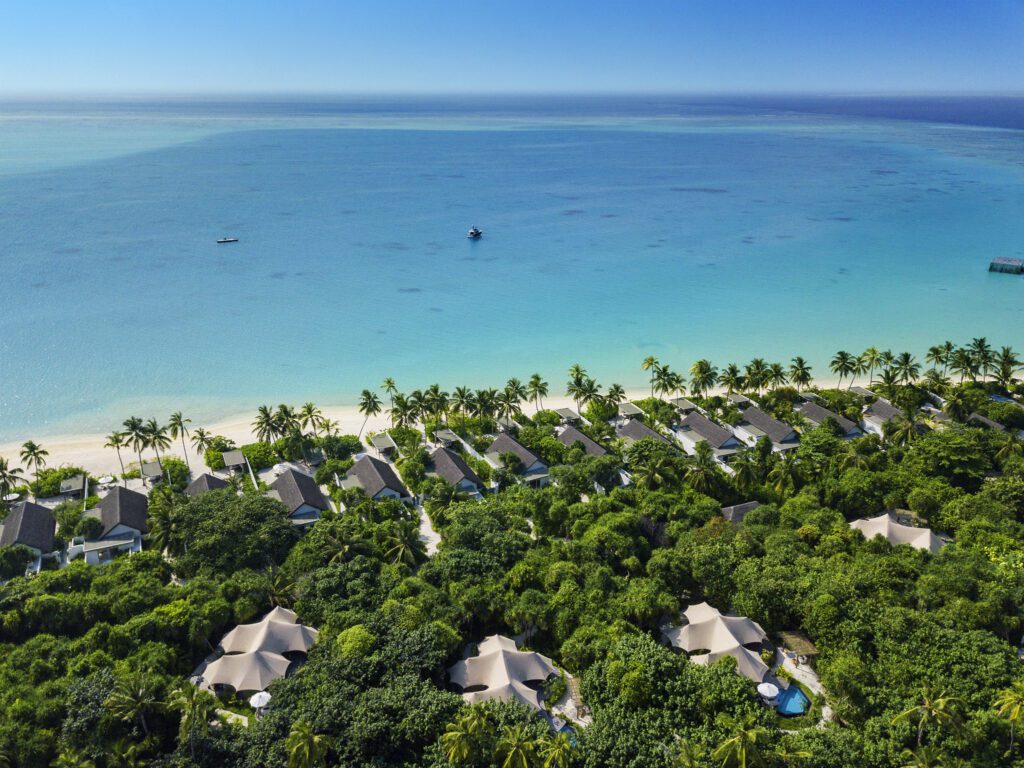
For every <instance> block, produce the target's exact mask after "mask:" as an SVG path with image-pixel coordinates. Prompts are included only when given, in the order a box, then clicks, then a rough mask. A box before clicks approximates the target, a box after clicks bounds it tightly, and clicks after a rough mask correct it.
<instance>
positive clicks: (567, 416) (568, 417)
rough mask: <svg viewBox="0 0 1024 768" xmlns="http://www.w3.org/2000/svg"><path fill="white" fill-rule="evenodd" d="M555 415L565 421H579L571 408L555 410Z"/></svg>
mask: <svg viewBox="0 0 1024 768" xmlns="http://www.w3.org/2000/svg"><path fill="white" fill-rule="evenodd" d="M555 413H557V414H558V416H559V417H560V418H562V419H564V420H565V421H569V422H573V421H579V420H580V415H579V414H578V413H576V411H574V410H573V409H572V408H556V409H555Z"/></svg>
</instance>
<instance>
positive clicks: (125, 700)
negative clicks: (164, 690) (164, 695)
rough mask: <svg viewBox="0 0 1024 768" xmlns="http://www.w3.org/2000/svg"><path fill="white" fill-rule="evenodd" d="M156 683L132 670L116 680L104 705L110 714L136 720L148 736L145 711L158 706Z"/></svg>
mask: <svg viewBox="0 0 1024 768" xmlns="http://www.w3.org/2000/svg"><path fill="white" fill-rule="evenodd" d="M156 692H157V689H156V683H155V682H154V681H153V680H152V679H151V678H149V677H147V676H146V675H144V674H142V673H141V672H133V673H131V674H129V675H128V676H127V677H123V678H121V679H120V680H118V681H117V684H116V685H115V686H114V690H113V691H112V692H111V694H110V696H108V697H107V701H106V706H107V709H108V710H109V711H110V714H111V715H113V716H114V717H116V718H117V719H118V720H123V721H124V722H126V723H130V722H133V721H137V722H138V723H139V725H140V726H141V727H142V732H143V733H144V734H145V735H146V738H149V723H148V722H147V721H146V713H147V712H153V711H155V710H156V709H158V708H159V706H160V701H159V699H157V695H156Z"/></svg>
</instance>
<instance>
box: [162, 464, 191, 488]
mask: <svg viewBox="0 0 1024 768" xmlns="http://www.w3.org/2000/svg"><path fill="white" fill-rule="evenodd" d="M160 464H161V466H163V468H164V479H165V480H166V479H168V478H169V479H170V486H171V489H172V490H175V491H178V492H179V493H180V492H181V491H184V490H185V487H186V486H187V485H188V476H189V471H188V465H187V464H186V463H185V462H184V461H182V460H181V459H176V458H174V457H173V456H170V457H168V458H165V459H161V460H160Z"/></svg>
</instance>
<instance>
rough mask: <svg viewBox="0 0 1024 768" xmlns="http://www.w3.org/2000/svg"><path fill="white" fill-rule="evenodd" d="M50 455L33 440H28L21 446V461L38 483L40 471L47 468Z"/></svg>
mask: <svg viewBox="0 0 1024 768" xmlns="http://www.w3.org/2000/svg"><path fill="white" fill-rule="evenodd" d="M49 455H50V454H49V452H48V451H47V450H46V449H45V448H43V446H41V445H39V444H38V443H35V442H33V441H31V440H26V441H25V442H24V443H22V445H21V453H20V456H21V461H22V463H23V464H24V465H25V468H26V469H28V470H30V471H32V472H33V474H34V475H35V479H36V480H37V481H38V480H39V470H40V469H42V468H43V467H45V466H46V457H47V456H49Z"/></svg>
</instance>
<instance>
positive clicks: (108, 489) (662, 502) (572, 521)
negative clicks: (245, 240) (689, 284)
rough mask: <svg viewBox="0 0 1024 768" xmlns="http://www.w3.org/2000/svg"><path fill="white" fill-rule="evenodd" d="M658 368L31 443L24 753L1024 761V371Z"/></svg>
mask: <svg viewBox="0 0 1024 768" xmlns="http://www.w3.org/2000/svg"><path fill="white" fill-rule="evenodd" d="M641 367H642V370H643V371H644V372H645V375H646V376H648V377H649V380H650V386H649V388H648V390H647V391H646V392H641V393H634V396H633V397H631V398H628V397H627V395H626V392H625V391H624V390H623V388H622V387H620V386H618V385H614V384H612V385H610V386H603V385H602V384H600V383H599V382H597V381H595V380H594V379H593V378H592V377H591V376H589V375H588V373H587V370H586V367H585V364H574V365H572V366H571V367H569V368H568V369H567V373H566V378H565V380H564V381H551V382H549V381H546V380H545V379H544V378H543V377H542V376H540V375H539V374H538V375H534V376H532V377H526V378H524V379H522V380H521V379H517V378H513V379H511V380H509V381H508V382H507V384H506V385H505V386H503V387H496V388H494V389H484V390H473V389H469V388H465V387H457V388H454V389H453V390H452V391H444V390H443V389H442V388H441V387H440V386H438V385H432V386H426V387H424V388H421V389H415V390H410V389H405V390H403V389H402V388H401V387H400V386H399V385H398V384H397V383H396V381H394V380H393V379H391V378H388V379H386V380H385V381H384V382H383V384H382V386H380V387H370V388H367V389H366V390H364V391H363V393H362V396H361V399H360V406H359V409H360V413H361V415H362V416H363V421H362V429H360V431H359V433H358V434H340V433H339V430H338V425H337V424H336V423H334V422H332V421H331V420H330V419H326V418H324V417H323V415H322V413H321V410H320V409H319V408H318V407H317V406H316V405H315V404H313V403H306V404H305V405H303V406H301V407H292V406H288V405H286V404H282V405H279V406H264V407H261V408H259V409H258V411H257V412H256V413H255V414H254V416H253V422H252V442H249V443H246V444H242V445H236V444H235V442H234V441H232V440H230V439H228V438H226V437H224V436H222V435H217V434H214V433H212V432H210V431H208V430H207V429H204V428H203V427H202V426H199V425H194V424H192V421H191V420H190V419H189V418H188V417H187V416H185V415H184V414H182V413H180V412H177V413H174V414H172V415H171V416H170V417H169V418H160V419H157V418H152V417H149V416H146V417H143V416H129V417H127V418H126V419H125V420H124V422H123V424H121V425H119V426H117V428H116V429H114V430H113V431H112V432H111V434H110V435H109V437H108V438H107V447H108V449H109V451H110V457H111V462H112V464H113V463H114V462H116V464H115V466H117V467H118V469H119V471H118V472H116V473H112V474H111V475H110V476H107V477H93V476H92V475H91V474H90V473H89V472H87V471H85V470H84V469H82V468H79V467H74V466H68V465H66V464H62V463H61V457H60V456H57V455H51V454H50V453H49V451H48V450H47V449H46V447H45V445H44V444H43V442H42V441H32V440H29V441H26V442H25V444H24V447H23V450H22V451H21V452H20V455H18V456H7V457H4V458H3V459H2V460H0V491H2V493H0V496H2V497H3V499H4V501H3V504H4V513H5V514H6V518H5V519H4V527H3V533H2V534H0V545H2V546H0V577H2V579H3V585H2V586H0V681H2V684H0V765H4V766H17V767H18V768H23V767H26V766H51V765H52V766H64V767H68V768H70V767H75V768H86V767H87V766H95V767H97V768H107V767H110V768H113V767H114V766H166V767H168V768H171V767H175V768H177V767H180V768H186V767H189V766H211V767H212V766H218V767H219V768H220V767H225V766H226V767H237V768H243V767H245V768H264V767H271V766H280V767H281V768H284V767H285V766H287V767H288V768H313V767H314V766H353V767H355V766H376V767H378V768H386V767H390V766H394V767H396V768H397V767H398V766H421V767H422V768H448V767H450V768H459V767H460V766H463V767H466V768H470V767H472V768H485V767H488V766H496V767H498V768H570V767H577V768H583V767H586V768H604V767H606V766H621V767H622V768H627V767H628V768H669V767H670V766H686V767H687V768H697V767H706V768H711V766H722V767H723V768H729V767H730V766H737V767H740V768H745V767H747V766H751V767H752V766H765V767H768V768H783V767H784V766H803V767H805V768H844V767H849V768H903V767H904V766H913V767H915V768H918V767H920V768H924V767H925V766H935V767H938V766H982V767H988V766H991V767H995V766H1021V765H1024V745H1022V741H1024V739H1022V735H1021V733H1020V731H1021V726H1022V725H1024V724H1022V722H1021V719H1022V715H1024V662H1022V661H1021V658H1022V656H1024V651H1022V648H1024V642H1022V641H1024V637H1022V635H1024V440H1022V437H1021V434H1022V429H1024V384H1022V383H1021V381H1020V380H1019V378H1018V377H1019V376H1020V374H1021V362H1020V360H1019V359H1018V357H1017V355H1016V354H1015V353H1014V351H1013V350H1012V349H1011V348H1009V347H997V346H995V345H992V344H990V342H989V341H988V340H987V339H984V338H976V339H973V340H972V341H970V342H968V343H965V344H955V343H952V342H945V343H943V344H939V345H936V346H934V347H932V348H930V349H929V350H927V353H926V354H925V355H923V356H922V358H921V359H920V360H919V359H918V357H917V356H915V355H914V354H912V353H910V352H904V353H893V352H890V351H884V350H879V349H875V348H871V349H868V350H865V351H864V352H849V351H839V352H837V353H836V354H835V356H834V357H833V359H832V362H831V365H830V371H829V372H828V373H825V372H822V373H821V376H822V377H823V378H818V377H816V376H815V374H814V372H813V371H812V370H811V367H810V366H809V365H808V363H807V362H806V361H805V360H804V359H803V358H801V357H795V358H793V359H791V360H790V361H788V362H773V361H767V360H762V359H755V360H752V361H750V362H749V363H746V364H742V365H741V364H716V363H714V362H712V361H710V360H699V361H697V362H695V363H693V364H692V365H689V366H687V365H685V364H679V365H678V367H677V366H676V364H675V363H674V362H673V361H669V360H659V359H657V358H655V357H649V358H647V359H646V360H643V361H642V363H641ZM558 402H563V403H565V404H566V407H554V408H553V407H552V403H558ZM165 422H166V423H165ZM368 424H381V426H380V428H379V429H378V428H374V427H373V426H370V427H369V428H368V427H367V425H368Z"/></svg>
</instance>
